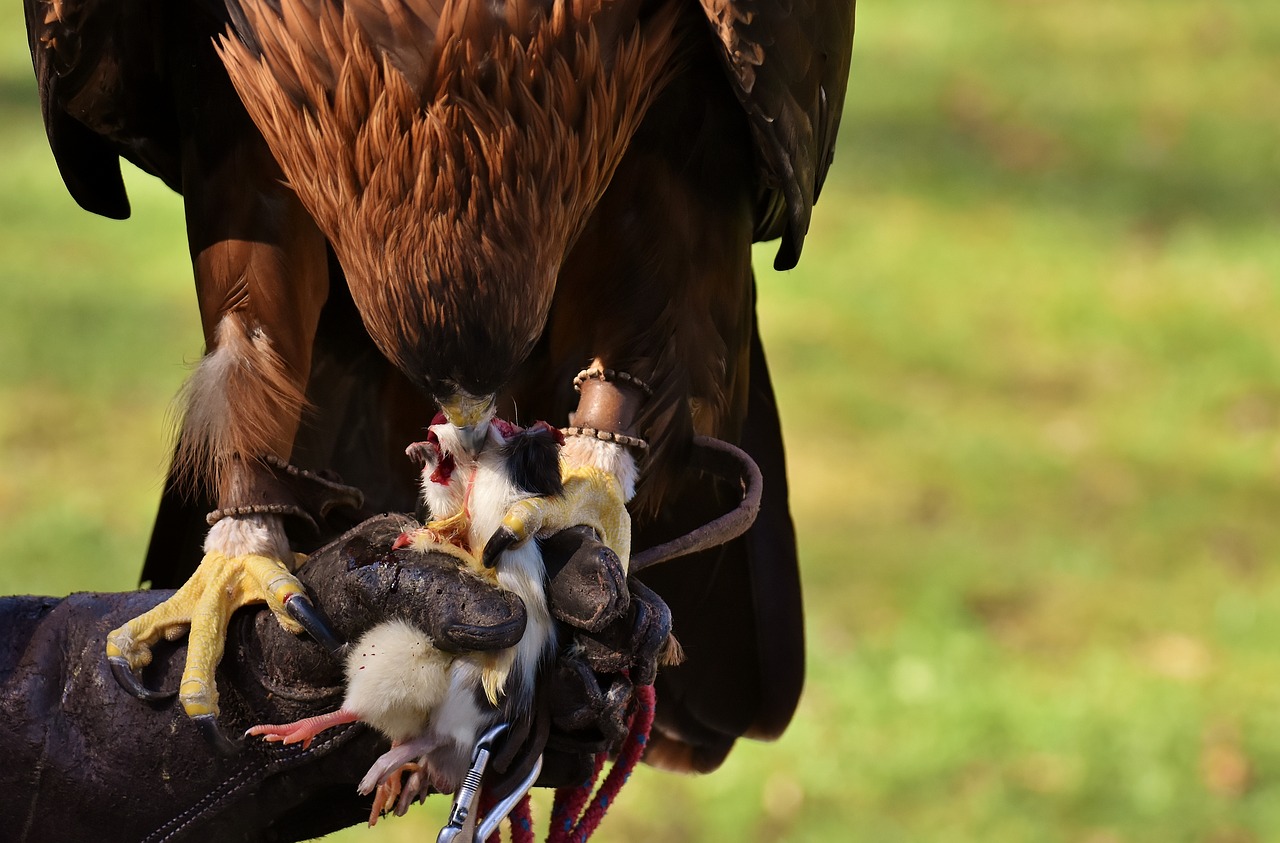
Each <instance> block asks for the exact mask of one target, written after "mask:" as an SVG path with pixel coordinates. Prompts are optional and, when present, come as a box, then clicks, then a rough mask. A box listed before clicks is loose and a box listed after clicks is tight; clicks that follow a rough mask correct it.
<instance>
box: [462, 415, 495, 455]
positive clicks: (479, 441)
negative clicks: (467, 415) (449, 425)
mask: <svg viewBox="0 0 1280 843" xmlns="http://www.w3.org/2000/svg"><path fill="white" fill-rule="evenodd" d="M455 426H456V425H455ZM488 437H489V420H488V419H485V420H484V421H482V422H478V423H477V424H469V425H465V426H463V427H459V428H458V442H460V443H461V444H462V447H463V448H466V450H467V453H468V454H473V455H474V454H477V453H479V452H480V449H481V448H482V447H484V440H485V439H487V438H488Z"/></svg>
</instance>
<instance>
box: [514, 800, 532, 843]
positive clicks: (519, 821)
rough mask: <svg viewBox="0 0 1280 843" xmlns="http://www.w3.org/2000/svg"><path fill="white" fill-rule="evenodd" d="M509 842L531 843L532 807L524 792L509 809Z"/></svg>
mask: <svg viewBox="0 0 1280 843" xmlns="http://www.w3.org/2000/svg"><path fill="white" fill-rule="evenodd" d="M509 819H510V822H511V843H533V808H532V807H531V806H530V802H529V794H527V793H526V794H525V795H524V798H523V799H521V800H520V801H519V802H518V803H516V806H515V807H514V808H512V809H511V815H510V818H509Z"/></svg>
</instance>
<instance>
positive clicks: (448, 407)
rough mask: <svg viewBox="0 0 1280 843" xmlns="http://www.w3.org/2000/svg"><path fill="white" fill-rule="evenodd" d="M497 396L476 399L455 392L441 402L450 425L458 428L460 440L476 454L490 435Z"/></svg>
mask: <svg viewBox="0 0 1280 843" xmlns="http://www.w3.org/2000/svg"><path fill="white" fill-rule="evenodd" d="M495 404H496V396H493V395H485V396H482V397H476V396H474V395H468V394H467V393H465V392H455V393H454V394H452V395H450V396H449V397H447V398H445V399H443V400H441V401H440V409H441V410H443V411H444V417H445V418H446V419H448V420H449V424H451V425H453V426H454V427H456V428H458V432H459V439H460V440H461V441H462V444H463V446H464V447H466V449H467V450H468V451H470V452H471V453H475V452H476V451H478V450H479V449H480V446H481V445H483V444H484V440H485V438H486V437H487V436H488V434H489V420H490V419H492V418H493V411H494V405H495Z"/></svg>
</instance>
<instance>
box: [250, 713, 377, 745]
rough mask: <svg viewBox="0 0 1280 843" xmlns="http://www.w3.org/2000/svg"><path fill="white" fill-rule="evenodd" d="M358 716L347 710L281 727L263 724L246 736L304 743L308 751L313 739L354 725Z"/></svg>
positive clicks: (273, 740)
mask: <svg viewBox="0 0 1280 843" xmlns="http://www.w3.org/2000/svg"><path fill="white" fill-rule="evenodd" d="M355 721H356V716H355V714H354V713H353V712H350V711H348V710H347V709H345V708H340V709H338V710H337V711H332V712H330V713H328V714H321V715H319V716H317V717H307V718H305V719H303V720H299V721H297V722H296V723H282V724H280V725H272V724H263V725H261V726H253V727H251V728H250V729H249V730H248V731H247V732H245V735H255V736H256V735H262V736H263V737H265V738H266V739H267V740H269V741H272V742H273V743H297V742H298V741H302V748H303V749H306V748H307V747H309V746H311V739H312V738H314V737H315V736H316V735H318V734H320V733H321V732H323V731H324V730H325V729H330V728H332V727H334V726H341V725H342V724H343V723H354V722H355Z"/></svg>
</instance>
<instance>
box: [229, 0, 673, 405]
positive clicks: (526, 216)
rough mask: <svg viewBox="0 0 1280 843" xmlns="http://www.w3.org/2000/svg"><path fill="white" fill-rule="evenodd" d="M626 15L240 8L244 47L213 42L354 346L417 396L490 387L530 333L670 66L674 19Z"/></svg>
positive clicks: (529, 7)
mask: <svg viewBox="0 0 1280 843" xmlns="http://www.w3.org/2000/svg"><path fill="white" fill-rule="evenodd" d="M625 6H627V4H605V3H602V2H600V0H555V2H551V3H546V4H543V3H527V4H510V5H508V6H506V7H505V11H504V9H503V8H502V7H499V9H498V10H496V11H495V10H494V9H492V8H491V7H490V6H489V5H488V4H474V3H463V2H453V0H447V2H445V3H443V4H436V3H429V2H423V1H422V0H419V2H414V3H410V2H407V0H385V2H373V1H372V0H361V2H349V3H347V4H346V5H344V6H343V7H342V10H341V12H339V11H335V9H336V5H335V4H334V3H332V2H330V0H285V2H284V3H283V4H282V9H283V13H282V14H281V15H277V14H276V13H275V12H274V11H273V10H272V9H271V8H270V6H268V5H267V3H266V2H265V0H244V3H243V7H244V13H245V14H244V17H245V20H246V21H247V23H248V25H249V26H250V27H252V30H253V31H252V39H250V40H251V42H252V43H253V44H255V45H257V46H258V47H259V49H260V51H261V52H260V53H258V54H255V53H254V52H252V51H251V50H250V49H249V47H247V46H246V45H245V43H242V42H240V41H237V40H236V39H234V38H231V37H227V38H224V39H223V41H222V43H221V51H222V55H223V59H224V61H225V63H226V65H227V69H228V72H229V74H230V76H231V79H232V81H233V83H234V84H235V85H236V88H237V90H238V91H239V92H240V95H241V98H242V99H243V101H244V102H245V104H246V106H247V107H248V109H249V113H250V114H251V115H252V117H253V119H254V121H255V122H256V123H257V124H258V126H259V128H260V129H261V130H262V132H263V135H264V137H266V139H267V142H268V144H269V146H270V147H271V149H272V151H273V153H274V154H275V156H276V158H277V159H278V160H279V162H280V166H281V168H282V169H283V171H284V172H285V174H286V176H287V177H288V179H289V183H290V185H291V186H292V187H293V188H294V190H295V191H296V192H297V194H298V196H299V197H300V199H301V200H302V202H303V203H304V204H305V205H306V206H307V207H308V209H310V211H311V213H312V214H313V216H314V217H315V218H316V221H317V222H318V223H319V225H320V227H321V228H322V229H323V231H324V232H325V234H326V235H327V236H328V238H329V239H330V241H331V242H332V243H333V245H334V249H335V251H336V252H337V255H338V258H339V260H340V261H341V263H342V265H343V268H344V270H345V272H346V274H347V278H348V283H349V284H350V286H351V290H352V295H353V298H354V299H355V302H356V305H357V306H358V307H359V309H360V312H361V314H362V316H363V317H364V320H365V324H366V326H367V327H368V329H369V332H370V334H371V335H372V336H373V338H374V340H375V342H376V343H377V345H378V347H379V349H381V350H382V352H383V353H384V354H385V355H387V357H388V358H389V359H391V360H392V361H393V362H394V363H396V365H398V366H399V367H400V368H401V369H403V370H404V371H405V372H406V373H407V374H409V375H410V377H411V378H413V379H415V380H416V381H417V382H418V383H419V384H420V385H422V386H424V387H425V388H427V389H431V390H436V389H439V388H440V387H441V385H442V384H446V385H453V386H459V387H461V388H463V389H466V390H467V391H469V392H471V393H473V394H486V393H488V392H492V391H495V390H496V389H498V388H500V387H501V386H502V385H503V384H504V383H505V382H506V380H507V379H508V378H509V377H510V376H511V373H512V371H513V370H514V367H515V365H516V364H518V363H519V361H520V360H522V359H523V358H524V357H525V356H526V355H527V354H528V352H529V350H530V348H531V347H532V345H533V343H534V342H535V341H536V339H537V337H538V336H539V334H540V333H541V331H542V327H543V325H544V323H545V321H546V318H547V313H548V311H549V309H550V304H551V296H552V293H553V291H554V288H555V278H556V274H557V272H558V270H559V266H560V263H561V261H562V260H563V258H564V255H565V252H566V251H567V250H568V249H569V247H570V246H571V244H572V243H573V241H574V239H575V238H576V237H577V235H578V233H579V231H580V230H581V227H582V225H583V223H584V222H585V220H586V217H587V215H588V214H589V213H590V212H591V210H592V209H593V208H594V207H595V204H596V203H597V201H598V200H599V198H600V195H601V194H602V193H603V191H604V189H605V187H606V186H607V184H608V182H609V179H610V177H611V176H612V174H613V171H614V168H615V167H616V166H617V163H618V161H619V160H620V159H621V157H622V154H623V152H624V151H625V150H626V147H627V144H628V143H629V141H630V139H631V136H632V134H633V133H634V131H635V128H636V127H637V125H638V124H639V122H640V120H641V119H642V118H643V116H644V113H645V111H646V109H647V108H648V106H649V104H650V102H651V101H652V99H653V97H654V96H655V95H656V93H658V92H660V91H661V89H662V87H663V84H664V82H665V80H666V79H667V78H669V76H670V74H671V72H672V68H673V67H674V63H673V59H674V57H675V53H676V49H677V38H676V37H675V34H674V32H675V20H676V15H675V14H674V13H661V14H657V15H655V16H653V17H651V18H648V19H646V20H643V21H640V22H634V21H633V22H632V23H631V24H630V25H629V26H621V25H620V24H619V23H618V22H617V21H616V20H614V19H613V17H612V15H615V14H616V13H617V9H618V8H619V7H625ZM597 20H599V21H601V23H602V26H600V27H597V26H596V22H597ZM432 24H434V25H435V27H436V28H435V30H434V31H430V29H429V27H430V25H432ZM604 24H607V26H605V25H604ZM398 26H408V27H410V31H417V32H419V36H420V37H416V38H415V39H412V41H411V43H412V47H410V45H409V43H407V42H406V39H405V38H404V30H403V29H401V28H397V27H398ZM602 30H603V31H610V32H613V31H622V30H625V31H624V32H623V34H622V35H621V36H620V37H618V38H617V39H616V40H614V41H613V42H612V43H603V42H602V41H601V39H600V35H599V32H600V31H602ZM379 39H382V40H379ZM384 42H385V43H384ZM317 45H322V48H318V47H317ZM479 348H484V349H485V353H484V354H479V353H477V349H479Z"/></svg>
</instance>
